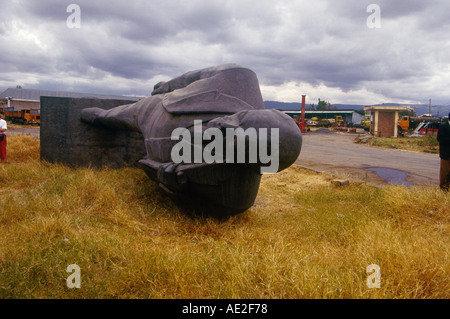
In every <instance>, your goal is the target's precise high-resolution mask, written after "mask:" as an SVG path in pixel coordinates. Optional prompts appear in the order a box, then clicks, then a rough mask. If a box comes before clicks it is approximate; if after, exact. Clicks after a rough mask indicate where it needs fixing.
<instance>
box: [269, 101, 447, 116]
mask: <svg viewBox="0 0 450 319" xmlns="http://www.w3.org/2000/svg"><path fill="white" fill-rule="evenodd" d="M264 105H265V107H266V109H277V110H282V111H300V110H301V108H302V104H301V103H298V102H277V101H264ZM366 105H384V106H404V105H405V104H399V103H383V104H366ZM366 105H360V104H332V105H331V107H332V108H335V109H336V110H362V109H364V106H366ZM408 106H410V107H411V108H413V109H414V110H415V111H416V113H417V115H423V114H428V113H430V106H429V105H425V104H412V105H408ZM305 107H306V109H307V110H309V109H311V104H306V105H305ZM449 112H450V105H432V107H431V113H432V114H433V115H435V116H440V117H443V116H447V115H448V113H449Z"/></svg>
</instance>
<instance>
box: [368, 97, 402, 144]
mask: <svg viewBox="0 0 450 319" xmlns="http://www.w3.org/2000/svg"><path fill="white" fill-rule="evenodd" d="M409 110H411V108H410V107H409V106H380V105H367V106H366V107H365V108H364V111H365V112H366V114H370V115H371V117H372V121H371V124H370V133H371V134H372V135H374V136H377V137H397V136H398V127H397V123H398V119H399V112H401V111H409Z"/></svg>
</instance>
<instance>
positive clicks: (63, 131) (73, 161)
mask: <svg viewBox="0 0 450 319" xmlns="http://www.w3.org/2000/svg"><path fill="white" fill-rule="evenodd" d="M135 102H136V101H135V100H134V101H133V100H109V99H89V98H81V99H79V98H61V97H44V96H43V97H41V129H40V143H41V160H42V161H47V162H50V163H62V164H66V165H69V166H72V167H94V168H101V167H102V166H107V167H111V168H120V167H124V166H136V164H137V161H138V160H140V159H142V158H145V157H146V151H145V146H144V138H143V136H142V134H140V133H138V132H130V131H117V130H112V129H108V128H104V127H98V126H93V125H89V124H86V123H83V122H81V121H80V112H81V110H82V109H84V108H88V107H99V108H102V109H110V108H113V107H116V106H119V105H124V104H131V103H135Z"/></svg>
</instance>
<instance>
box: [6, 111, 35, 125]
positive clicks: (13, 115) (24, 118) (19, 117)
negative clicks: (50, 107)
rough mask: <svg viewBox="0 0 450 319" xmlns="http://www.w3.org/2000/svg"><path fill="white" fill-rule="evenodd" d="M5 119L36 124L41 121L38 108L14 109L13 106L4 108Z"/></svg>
mask: <svg viewBox="0 0 450 319" xmlns="http://www.w3.org/2000/svg"><path fill="white" fill-rule="evenodd" d="M4 115H5V120H6V121H11V122H12V123H19V124H38V125H40V123H41V114H40V109H23V110H20V111H14V109H13V108H8V109H5V111H4Z"/></svg>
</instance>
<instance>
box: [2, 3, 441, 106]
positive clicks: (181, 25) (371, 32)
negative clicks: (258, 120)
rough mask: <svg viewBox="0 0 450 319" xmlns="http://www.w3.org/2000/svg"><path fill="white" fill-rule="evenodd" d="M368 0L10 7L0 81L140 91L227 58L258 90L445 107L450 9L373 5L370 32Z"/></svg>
mask: <svg viewBox="0 0 450 319" xmlns="http://www.w3.org/2000/svg"><path fill="white" fill-rule="evenodd" d="M73 2H76V3H77V4H78V5H79V6H80V8H81V28H79V29H69V28H68V27H67V25H66V19H67V17H68V16H69V14H70V13H67V12H66V8H67V6H68V5H69V4H71V3H73ZM371 3H373V1H356V0H347V1H331V0H319V1H314V2H310V1H288V0H284V1H244V0H240V1H235V0H229V1H225V0H223V1H217V0H216V1H205V0H195V1H194V0H190V1H175V0H169V1H136V0H129V1H126V2H124V1H86V0H83V1H74V0H71V1H59V0H58V1H57V0H43V1H17V2H7V3H5V4H4V5H2V11H0V19H1V22H0V45H1V46H2V48H3V54H2V59H1V60H0V72H1V73H2V78H3V80H2V81H0V85H3V86H4V88H6V87H7V86H15V85H16V84H17V83H18V82H21V83H19V84H22V85H23V86H24V87H36V88H48V89H52V88H58V89H61V90H65V89H71V90H75V91H86V90H89V92H97V93H114V94H142V95H143V94H145V95H148V94H149V92H150V91H151V83H152V81H157V80H158V79H159V78H170V77H174V76H177V75H179V74H181V73H184V72H187V71H189V70H193V69H198V68H202V67H207V66H211V65H217V64H221V63H229V62H236V63H240V64H243V65H246V66H248V67H250V68H251V69H253V70H255V72H256V73H257V74H258V77H259V79H260V83H261V85H262V86H270V87H282V86H283V85H285V84H286V83H288V82H295V83H309V84H310V85H312V86H319V85H320V84H323V85H325V86H326V87H328V88H330V89H331V88H333V89H340V90H341V91H342V92H346V93H347V94H349V95H348V96H349V100H354V99H353V98H351V97H350V94H352V92H354V91H356V90H362V89H365V90H367V91H368V92H372V93H373V94H374V95H380V96H381V95H383V96H384V97H385V98H387V99H389V98H392V99H395V100H405V101H421V100H423V99H424V97H427V96H429V97H430V98H431V97H435V99H436V100H439V101H441V103H446V104H448V103H449V102H450V94H449V93H447V91H446V90H437V89H438V88H441V84H440V83H444V82H446V81H448V80H449V76H448V75H447V74H448V71H449V68H450V50H449V49H450V43H449V41H448V34H449V31H450V23H449V21H448V19H447V16H446V13H448V12H449V9H450V5H449V4H447V2H446V1H443V0H442V1H419V0H415V1H388V0H382V1H381V0H380V1H377V4H378V5H379V6H380V8H381V28H379V29H370V28H368V27H367V24H366V21H367V18H368V17H369V15H370V14H371V13H370V12H367V10H366V9H367V6H368V5H369V4H371ZM153 84H154V83H153ZM298 94H300V92H299V93H298ZM282 98H283V99H285V100H292V99H293V97H291V96H285V97H282ZM341 102H345V101H341ZM360 103H361V104H363V103H371V101H361V102H360Z"/></svg>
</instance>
